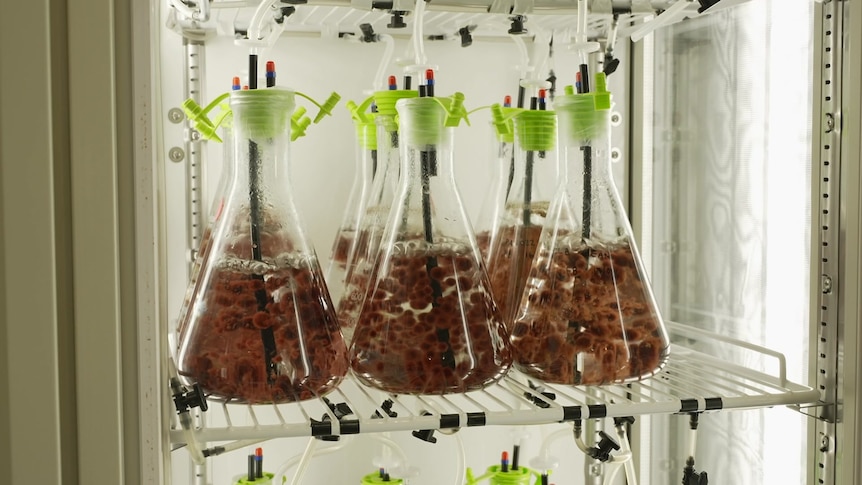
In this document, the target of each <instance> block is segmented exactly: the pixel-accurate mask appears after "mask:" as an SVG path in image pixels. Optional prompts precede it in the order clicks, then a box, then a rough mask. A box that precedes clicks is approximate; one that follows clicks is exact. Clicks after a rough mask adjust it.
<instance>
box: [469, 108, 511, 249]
mask: <svg viewBox="0 0 862 485" xmlns="http://www.w3.org/2000/svg"><path fill="white" fill-rule="evenodd" d="M494 125H495V124H493V123H492V127H493V128H496V126H494ZM493 133H494V136H493V140H492V142H491V167H490V168H491V170H490V172H489V173H490V177H489V178H490V180H491V186H490V187H489V188H488V191H487V192H486V193H485V198H484V199H483V200H482V203H481V205H480V206H479V213H478V214H477V216H476V220H475V221H474V223H473V227H475V228H476V244H477V245H478V246H479V253H481V254H482V259H483V260H484V261H485V263H486V264H487V263H488V262H489V261H490V258H491V241H493V240H494V236H495V235H496V234H497V229H498V228H499V223H500V213H501V212H502V210H503V206H504V204H505V203H506V195H507V193H508V190H509V186H510V185H511V183H512V180H511V177H510V168H512V169H514V163H515V154H514V138H515V135H514V133H512V132H511V131H509V132H500V131H498V130H496V129H494V130H493ZM512 173H514V172H512Z"/></svg>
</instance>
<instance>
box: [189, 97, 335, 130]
mask: <svg viewBox="0 0 862 485" xmlns="http://www.w3.org/2000/svg"><path fill="white" fill-rule="evenodd" d="M295 96H301V97H303V98H305V99H307V100H309V101H310V102H311V103H312V104H314V105H315V106H317V108H318V112H317V114H316V115H315V117H314V123H319V122H320V121H321V120H322V119H323V117H324V116H327V115H332V110H333V108H335V105H336V104H338V101H339V100H341V95H339V94H338V93H332V94H330V95H329V97H328V98H326V101H324V102H323V103H318V102H317V101H315V100H314V99H313V98H311V97H310V96H308V95H305V94H303V93H301V92H298V91H291V90H287V89H280V88H267V89H245V90H241V91H230V92H227V93H224V94H222V95H220V96H219V97H217V98H216V99H215V100H213V101H212V102H211V103H210V104H208V105H207V106H206V107H205V108H201V107H200V105H198V103H197V102H195V101H194V100H193V99H187V100H185V102H183V105H182V108H183V112H184V113H185V114H186V117H188V119H189V120H191V121H192V123H194V125H195V129H196V130H197V131H198V132H199V133H200V134H201V136H202V137H203V138H204V139H206V140H213V141H217V142H221V141H222V140H221V138H219V136H218V134H217V133H216V130H217V129H218V127H219V126H220V125H221V124H222V123H225V122H230V120H231V116H230V115H232V110H231V109H229V108H227V109H225V107H224V106H223V105H222V112H221V113H220V114H219V116H218V117H217V118H216V121H215V122H213V121H212V120H210V119H209V117H208V113H209V112H210V111H212V109H213V108H215V107H216V106H219V103H221V102H222V101H223V100H225V99H227V98H228V97H230V98H231V102H234V101H237V100H242V101H241V102H243V103H248V104H249V105H250V106H254V107H253V109H252V112H251V113H249V114H248V115H247V117H248V116H250V117H251V118H250V119H248V120H243V122H244V127H245V128H246V129H249V130H251V131H249V133H250V134H251V136H259V135H261V133H275V132H277V130H274V128H279V129H283V128H284V125H283V122H284V121H285V119H289V120H290V125H291V136H290V139H291V141H296V139H297V138H299V137H301V136H304V135H305V131H306V129H307V128H308V126H309V125H311V123H312V121H311V119H309V118H308V117H305V116H303V115H304V114H305V113H306V110H305V108H304V107H301V106H300V107H299V108H297V111H296V112H294V113H293V115H292V116H290V117H289V118H286V117H287V114H289V113H291V111H293V108H294V106H296V102H295ZM287 98H289V100H287ZM285 100H287V108H286V109H283V111H284V113H279V112H278V111H279V110H278V109H277V108H276V107H273V106H266V103H269V102H279V101H285ZM282 108H284V106H283V105H282ZM300 110H301V113H299V114H297V112H299V111H300ZM268 117H271V119H268Z"/></svg>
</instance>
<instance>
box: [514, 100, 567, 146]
mask: <svg viewBox="0 0 862 485" xmlns="http://www.w3.org/2000/svg"><path fill="white" fill-rule="evenodd" d="M514 122H515V135H516V136H517V137H518V143H519V144H520V146H521V149H522V150H528V151H545V150H553V149H554V144H555V142H556V138H557V115H556V113H554V112H553V111H537V110H530V109H528V110H522V111H521V112H520V113H518V114H517V115H515V117H514Z"/></svg>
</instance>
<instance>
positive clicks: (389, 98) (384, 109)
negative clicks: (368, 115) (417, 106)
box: [373, 89, 419, 116]
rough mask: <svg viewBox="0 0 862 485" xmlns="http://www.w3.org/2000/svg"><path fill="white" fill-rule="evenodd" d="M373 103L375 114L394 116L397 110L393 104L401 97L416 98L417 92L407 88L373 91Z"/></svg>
mask: <svg viewBox="0 0 862 485" xmlns="http://www.w3.org/2000/svg"><path fill="white" fill-rule="evenodd" d="M373 96H374V104H376V105H377V114H379V115H382V116H395V115H397V114H398V111H397V110H396V109H395V104H396V103H398V101H400V100H402V99H410V98H418V97H419V92H418V91H413V90H409V89H393V90H388V91H375V93H374V95H373Z"/></svg>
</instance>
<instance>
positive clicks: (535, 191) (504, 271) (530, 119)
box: [488, 97, 559, 329]
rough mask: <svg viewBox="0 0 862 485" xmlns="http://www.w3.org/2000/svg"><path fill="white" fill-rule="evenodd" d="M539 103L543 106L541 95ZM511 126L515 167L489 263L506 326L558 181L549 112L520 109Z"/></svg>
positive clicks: (553, 119) (553, 125) (553, 118)
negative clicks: (513, 137) (513, 135)
mask: <svg viewBox="0 0 862 485" xmlns="http://www.w3.org/2000/svg"><path fill="white" fill-rule="evenodd" d="M534 99H535V98H534ZM542 101H543V103H542V105H544V97H542ZM513 122H514V126H513V128H514V130H513V131H514V133H515V164H514V171H513V177H512V183H511V186H510V187H509V191H508V194H507V196H506V201H505V203H504V205H503V209H502V210H501V212H500V219H499V221H498V223H497V225H498V229H497V233H496V236H495V237H494V239H493V241H492V249H491V258H490V260H489V262H488V274H489V276H490V279H491V289H492V290H493V292H494V299H495V301H496V302H497V306H499V307H500V313H501V315H503V320H504V321H505V322H506V324H507V325H511V323H512V318H513V314H514V312H515V310H516V309H517V306H518V304H519V303H520V301H521V293H522V292H523V291H524V283H525V282H526V280H527V275H528V274H529V272H530V268H531V266H532V263H533V257H534V256H535V254H536V248H537V247H538V244H539V236H540V235H541V234H542V227H543V225H544V223H545V219H546V217H547V215H548V208H549V206H550V204H551V199H552V198H553V196H554V193H555V191H556V188H557V184H558V182H559V177H558V170H557V164H558V161H557V153H556V151H555V145H556V134H557V133H556V115H555V114H554V112H553V111H543V110H542V111H540V110H535V109H530V110H519V111H517V112H516V114H515V115H514V118H513ZM509 328H510V329H511V327H509Z"/></svg>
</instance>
